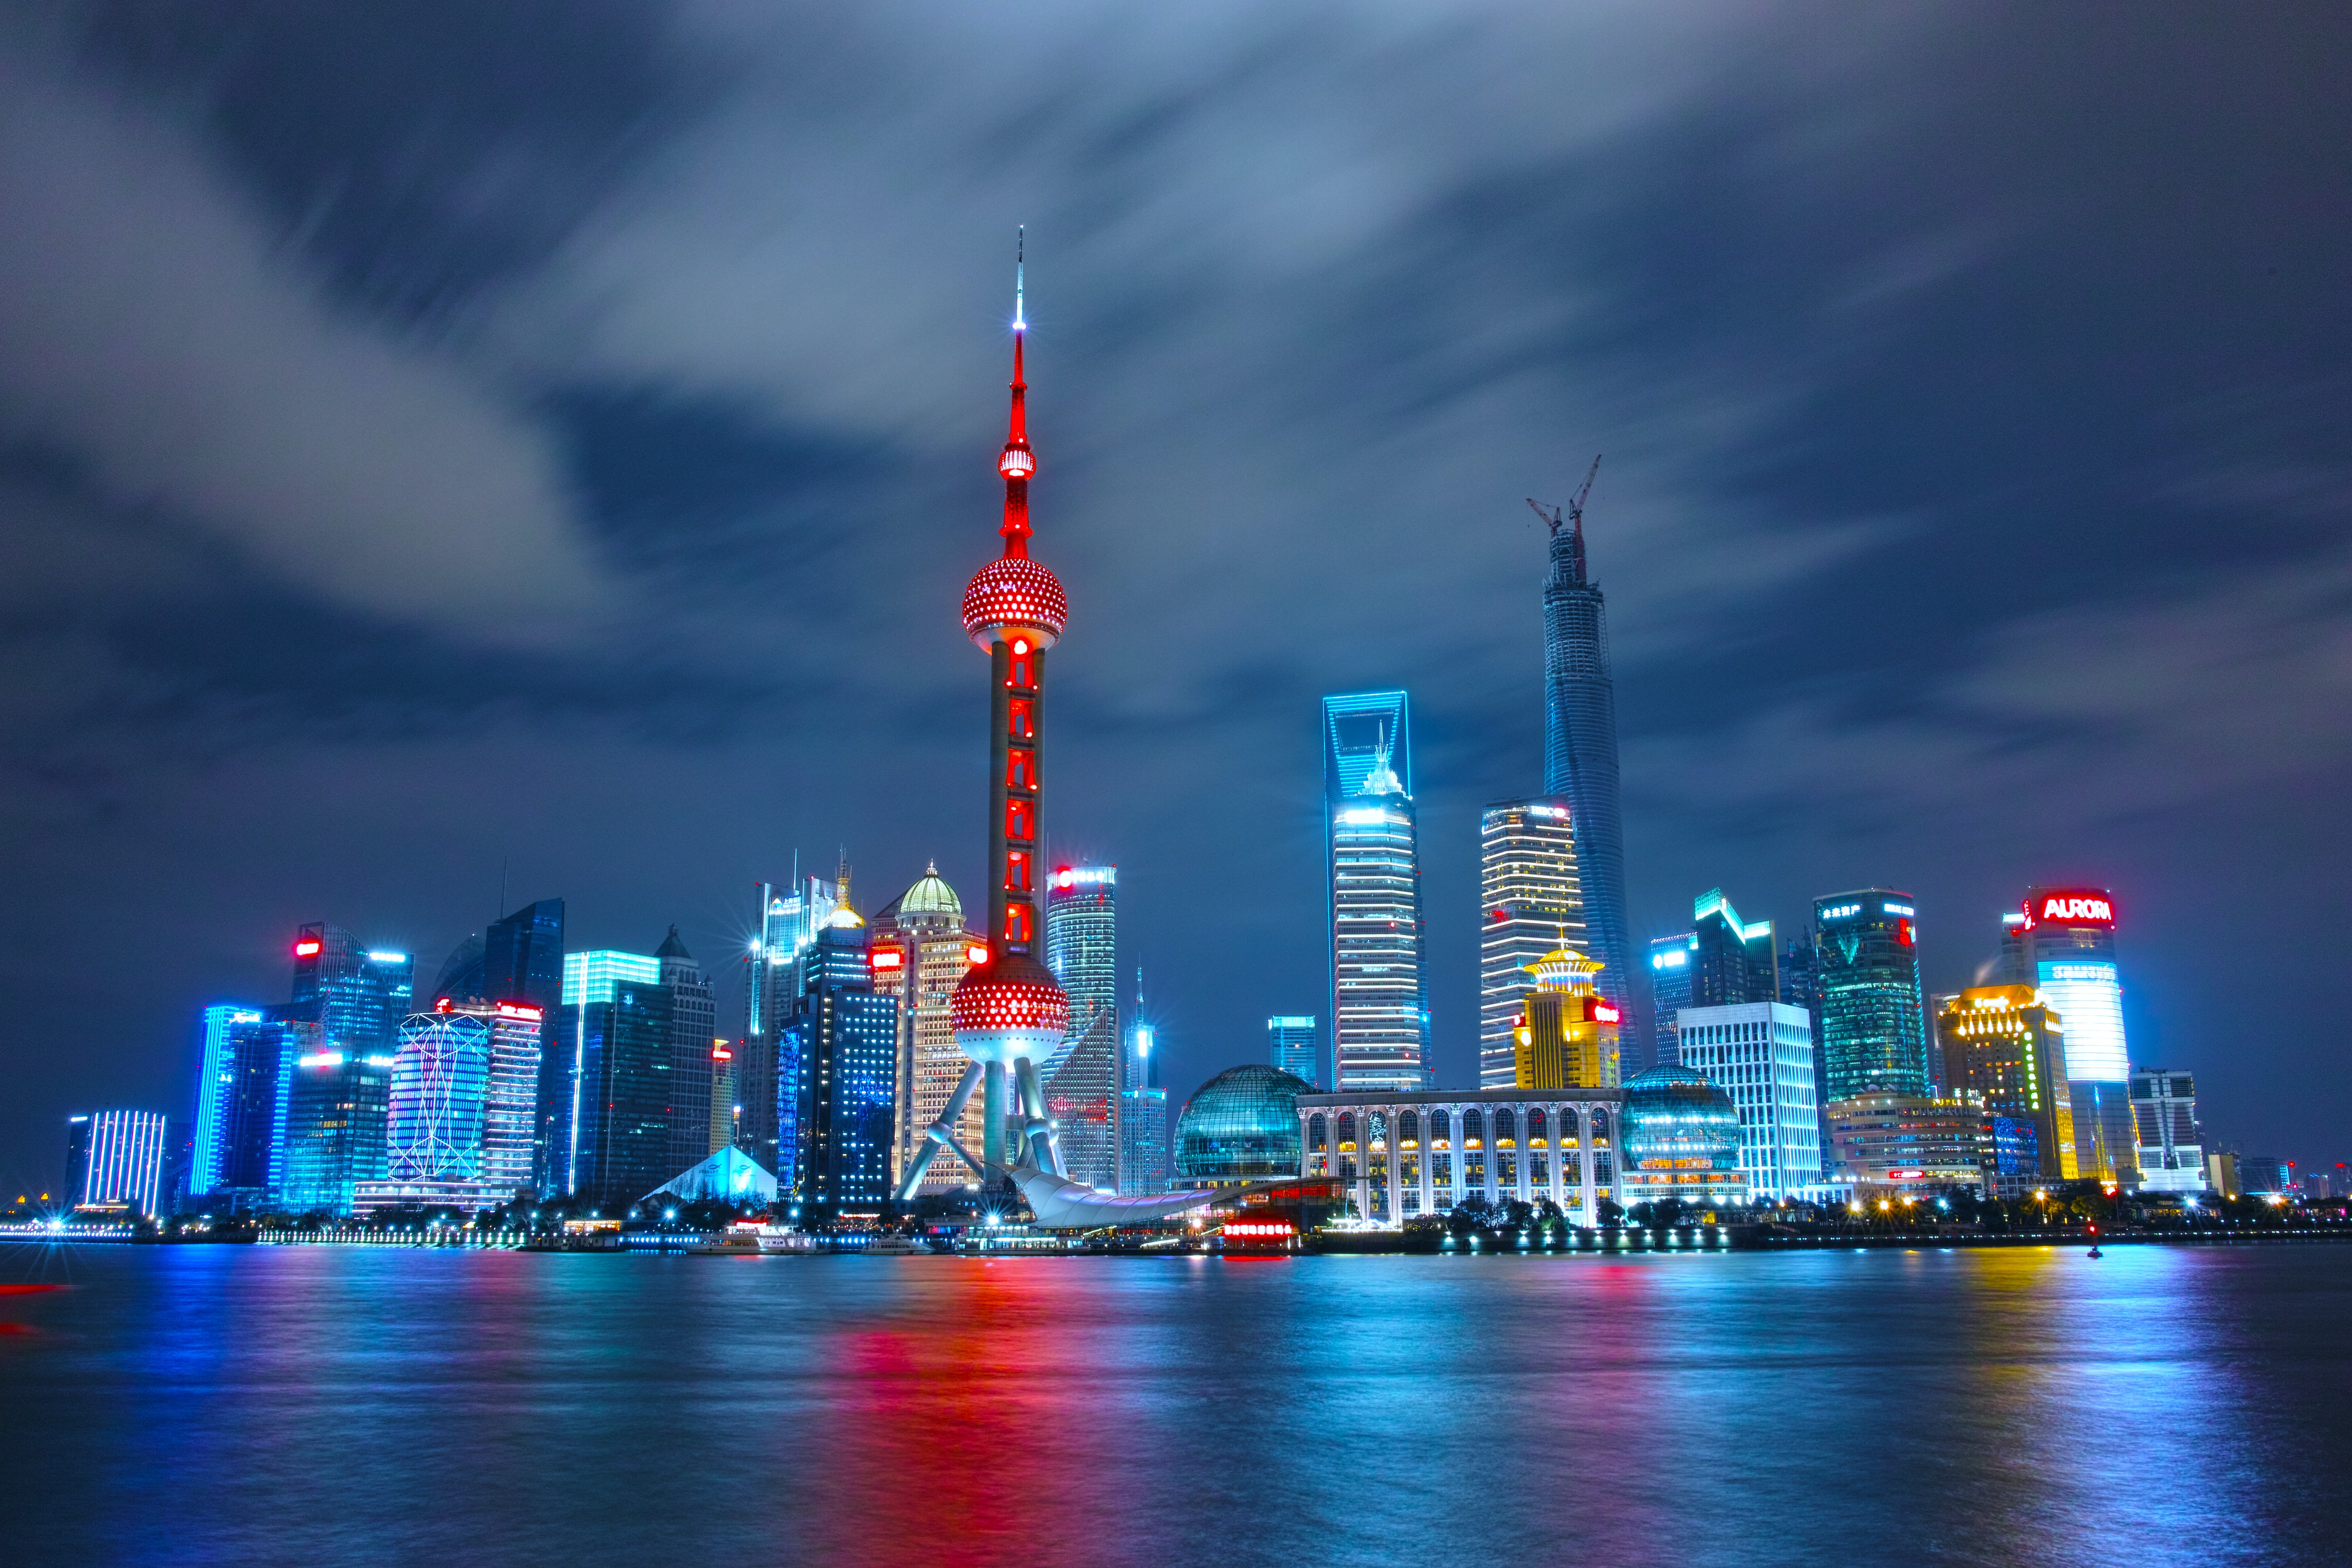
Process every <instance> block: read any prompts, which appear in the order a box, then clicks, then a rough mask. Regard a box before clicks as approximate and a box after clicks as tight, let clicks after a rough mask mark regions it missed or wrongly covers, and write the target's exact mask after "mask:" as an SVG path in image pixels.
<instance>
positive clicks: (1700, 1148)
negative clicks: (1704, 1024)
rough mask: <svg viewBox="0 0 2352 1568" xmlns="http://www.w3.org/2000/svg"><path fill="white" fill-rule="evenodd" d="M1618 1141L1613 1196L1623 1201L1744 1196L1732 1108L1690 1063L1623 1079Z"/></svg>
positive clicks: (1720, 1091) (1727, 1199)
mask: <svg viewBox="0 0 2352 1568" xmlns="http://www.w3.org/2000/svg"><path fill="white" fill-rule="evenodd" d="M1618 1143H1619V1155H1620V1158H1621V1161H1622V1166H1623V1168H1622V1170H1620V1171H1619V1172H1618V1173H1617V1193H1618V1201H1619V1202H1620V1203H1622V1204H1623V1205H1625V1206H1626V1207H1627V1208H1631V1207H1633V1205H1635V1204H1641V1203H1650V1202H1654V1200H1656V1199H1659V1198H1680V1199H1682V1200H1683V1201H1684V1202H1685V1203H1692V1204H1719V1203H1746V1202H1747V1201H1748V1177H1747V1175H1746V1174H1745V1173H1743V1172H1742V1171H1741V1170H1740V1169H1739V1143H1740V1139H1739V1108H1738V1106H1737V1105H1735V1104H1733V1103H1732V1100H1731V1096H1730V1095H1729V1094H1727V1093H1726V1092H1725V1091H1724V1090H1723V1089H1720V1088H1718V1087H1717V1085H1716V1083H1715V1081H1714V1080H1713V1079H1710V1078H1708V1077H1707V1076H1706V1074H1705V1073H1703V1072H1700V1071H1698V1070H1696V1068H1686V1067H1658V1068H1651V1069H1650V1070H1649V1071H1648V1072H1645V1073H1637V1074H1635V1075H1634V1076H1633V1077H1632V1078H1630V1079H1626V1080H1625V1109H1624V1111H1623V1113H1622V1116H1621V1117H1620V1119H1619V1125H1618Z"/></svg>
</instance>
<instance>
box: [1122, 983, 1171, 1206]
mask: <svg viewBox="0 0 2352 1568" xmlns="http://www.w3.org/2000/svg"><path fill="white" fill-rule="evenodd" d="M1159 1044H1160V1042H1159V1037H1158V1036H1157V1034H1156V1033H1155V1032H1154V1031H1153V1029H1152V1027H1151V1025H1150V1023H1149V1022H1148V1021H1147V1020H1146V1019H1145V1018H1144V1016H1143V972H1142V971H1141V970H1138V971H1136V975H1135V1022H1134V1024H1133V1025H1132V1026H1129V1029H1128V1031H1127V1048H1126V1050H1125V1052H1124V1053H1122V1054H1123V1058H1124V1061H1123V1065H1122V1066H1121V1067H1120V1069H1119V1095H1118V1190H1119V1194H1120V1195H1121V1196H1124V1197H1142V1196H1144V1195H1146V1194H1151V1193H1164V1192H1166V1191H1167V1190H1168V1091H1167V1090H1166V1089H1163V1088H1161V1087H1160V1050H1159Z"/></svg>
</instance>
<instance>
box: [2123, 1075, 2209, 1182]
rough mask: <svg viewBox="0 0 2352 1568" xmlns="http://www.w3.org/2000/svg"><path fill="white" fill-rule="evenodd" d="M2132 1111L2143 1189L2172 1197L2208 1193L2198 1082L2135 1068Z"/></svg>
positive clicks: (2132, 1081)
mask: <svg viewBox="0 0 2352 1568" xmlns="http://www.w3.org/2000/svg"><path fill="white" fill-rule="evenodd" d="M2131 1105H2132V1123H2133V1126H2134V1128H2135V1130H2136V1131H2135V1136H2136V1137H2137V1139H2138V1142H2137V1147H2136V1151H2135V1152H2136V1153H2137V1161H2138V1165H2139V1184H2140V1185H2141V1187H2143V1188H2147V1189H2153V1190H2156V1191H2159V1192H2170V1193H2201V1192H2204V1191H2206V1190H2207V1183H2206V1178H2205V1136H2204V1134H2203V1133H2202V1132H2201V1131H2199V1129H2198V1126H2197V1080H2196V1079H2193V1078H2191V1077H2190V1076H2189V1074H2187V1073H2185V1072H2175V1071H2173V1070H2171V1069H2170V1068H2133V1069H2132V1075H2131Z"/></svg>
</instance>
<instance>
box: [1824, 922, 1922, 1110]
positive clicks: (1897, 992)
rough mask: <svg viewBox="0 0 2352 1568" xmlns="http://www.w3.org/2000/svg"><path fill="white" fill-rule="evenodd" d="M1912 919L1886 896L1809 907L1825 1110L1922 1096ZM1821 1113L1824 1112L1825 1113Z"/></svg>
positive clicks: (1915, 940) (1916, 948)
mask: <svg viewBox="0 0 2352 1568" xmlns="http://www.w3.org/2000/svg"><path fill="white" fill-rule="evenodd" d="M1918 942H1919V937H1918V918H1917V911H1916V910H1915V909H1914V908H1913V906H1912V900H1911V895H1910V894H1908V893H1898V892H1893V891H1890V890H1888V889H1885V888H1864V889H1860V890H1859V891H1856V892H1851V893H1832V894H1831V895H1830V896H1829V897H1827V898H1822V899H1816V900H1813V951H1814V960H1815V963H1817V964H1818V965H1819V968H1818V971H1817V974H1818V979H1817V981H1816V984H1817V985H1818V987H1819V992H1820V995H1821V1007H1822V1014H1821V1017H1822V1023H1821V1037H1820V1039H1819V1041H1818V1042H1817V1044H1818V1046H1819V1048H1820V1050H1821V1052H1822V1055H1823V1056H1824V1057H1826V1058H1828V1060H1827V1062H1826V1063H1825V1064H1824V1065H1823V1067H1822V1079H1824V1080H1825V1083H1826V1085H1827V1088H1828V1091H1829V1103H1831V1104H1834V1103H1836V1102H1837V1101H1839V1100H1852V1099H1853V1098H1854V1097H1855V1096H1857V1095H1864V1094H1907V1095H1918V1096H1923V1097H1924V1096H1927V1095H1929V1094H1932V1093H1933V1092H1934V1090H1933V1089H1932V1087H1931V1086H1930V1085H1929V1083H1928V1079H1927V998H1926V997H1925V996H1924V995H1923V994H1921V993H1920V990H1919V945H1918ZM1824 1110H1825V1111H1826V1107H1824Z"/></svg>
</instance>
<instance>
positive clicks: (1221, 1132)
mask: <svg viewBox="0 0 2352 1568" xmlns="http://www.w3.org/2000/svg"><path fill="white" fill-rule="evenodd" d="M1314 1092H1315V1090H1314V1086H1313V1085H1311V1084H1309V1083H1307V1081H1306V1080H1305V1079H1297V1078H1293V1077H1291V1076H1290V1074H1288V1073H1286V1072H1283V1071H1281V1070H1280V1069H1278V1068H1271V1067H1266V1066H1265V1065H1263V1064H1262V1063H1258V1062H1251V1063H1248V1064H1246V1065H1244V1066H1242V1067H1237V1068H1226V1069H1225V1070H1224V1071H1223V1072H1221V1073H1219V1074H1218V1075H1217V1076H1216V1077H1214V1078H1213V1079H1210V1080H1209V1081H1208V1082H1206V1083H1204V1084H1202V1086H1201V1088H1200V1090H1199V1091H1198V1092H1197V1093H1195V1094H1194V1095H1193V1096H1192V1099H1191V1100H1188V1101H1187V1102H1186V1103H1185V1106H1184V1113H1183V1115H1181V1116H1180V1117H1178V1118H1177V1120H1176V1180H1177V1181H1178V1182H1179V1183H1180V1184H1185V1185H1192V1184H1204V1185H1214V1186H1224V1185H1230V1184H1234V1183H1239V1182H1261V1181H1266V1180H1269V1179H1271V1178H1274V1177H1277V1176H1295V1175H1297V1174H1298V1173H1299V1152H1300V1143H1299V1122H1298V1097H1299V1096H1300V1095H1302V1094H1312V1093H1314Z"/></svg>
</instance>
